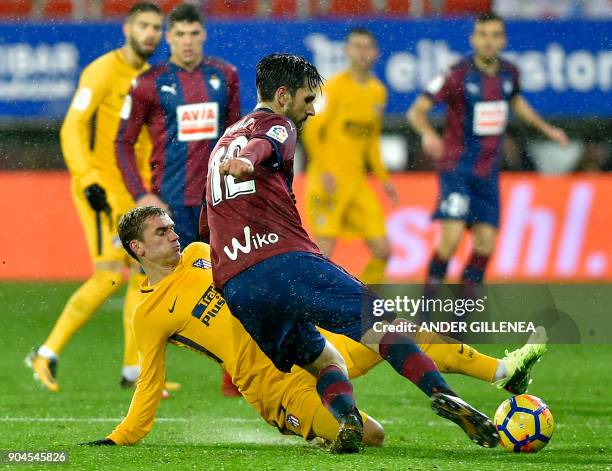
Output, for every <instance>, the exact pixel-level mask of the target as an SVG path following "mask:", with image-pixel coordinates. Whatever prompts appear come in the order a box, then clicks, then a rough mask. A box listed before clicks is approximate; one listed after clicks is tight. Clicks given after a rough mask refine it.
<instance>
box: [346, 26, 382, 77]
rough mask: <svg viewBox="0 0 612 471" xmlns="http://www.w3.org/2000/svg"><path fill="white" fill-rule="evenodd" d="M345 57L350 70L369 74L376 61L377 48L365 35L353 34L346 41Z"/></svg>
mask: <svg viewBox="0 0 612 471" xmlns="http://www.w3.org/2000/svg"><path fill="white" fill-rule="evenodd" d="M346 56H347V58H348V60H349V63H350V65H351V68H353V69H356V70H358V71H360V72H369V71H370V70H372V66H373V65H374V62H376V59H378V48H377V47H376V43H375V42H374V40H373V39H372V38H371V37H370V36H368V35H367V34H358V33H353V34H351V35H350V36H349V37H348V39H347V41H346Z"/></svg>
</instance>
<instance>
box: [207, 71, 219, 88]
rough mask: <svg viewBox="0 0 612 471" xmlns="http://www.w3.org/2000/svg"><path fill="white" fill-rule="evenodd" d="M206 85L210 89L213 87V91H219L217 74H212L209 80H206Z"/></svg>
mask: <svg viewBox="0 0 612 471" xmlns="http://www.w3.org/2000/svg"><path fill="white" fill-rule="evenodd" d="M208 83H209V84H210V86H211V87H213V88H214V89H215V90H219V87H220V86H221V79H220V78H219V76H218V75H217V74H213V75H212V76H211V77H210V79H209V80H208Z"/></svg>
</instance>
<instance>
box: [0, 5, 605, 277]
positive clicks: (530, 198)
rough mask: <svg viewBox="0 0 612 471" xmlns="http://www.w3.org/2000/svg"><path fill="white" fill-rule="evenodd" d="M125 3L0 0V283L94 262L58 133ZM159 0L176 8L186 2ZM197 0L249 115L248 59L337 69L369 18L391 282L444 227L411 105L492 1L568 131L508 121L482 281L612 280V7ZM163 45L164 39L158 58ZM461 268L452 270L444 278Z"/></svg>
mask: <svg viewBox="0 0 612 471" xmlns="http://www.w3.org/2000/svg"><path fill="white" fill-rule="evenodd" d="M132 3H133V2H131V1H129V0H100V1H94V0H2V1H0V188H2V198H1V201H0V213H1V214H2V218H3V222H4V223H5V227H7V228H10V229H9V230H5V231H1V233H0V246H1V247H3V249H2V257H1V258H2V263H1V264H0V280H77V279H83V278H85V277H86V276H87V274H88V273H89V271H90V263H89V260H88V257H87V254H86V249H85V243H84V241H83V238H82V231H81V228H80V225H79V223H78V220H77V218H76V214H75V212H74V209H73V206H72V202H71V200H70V197H69V191H68V187H69V180H68V175H67V172H66V171H65V165H64V163H63V159H62V156H61V152H60V147H59V143H58V130H59V126H60V124H61V120H62V118H63V116H64V113H65V111H66V109H67V107H68V105H69V102H70V98H71V96H72V94H73V92H74V89H75V86H76V84H77V81H78V77H79V74H80V72H81V70H82V69H83V67H84V66H85V65H87V64H88V63H89V62H91V61H92V60H93V59H94V58H96V57H98V56H99V55H101V54H103V53H104V52H106V51H108V50H110V49H112V48H115V47H118V46H119V45H120V44H121V42H122V35H121V27H120V25H121V20H122V15H123V14H124V13H125V12H126V11H127V9H128V8H129V7H130V6H131V4H132ZM158 3H159V4H160V5H162V6H163V8H164V10H165V11H168V10H169V9H171V8H172V7H173V6H175V5H176V4H178V3H180V2H178V1H176V0H161V1H159V2H158ZM191 3H195V4H197V5H199V6H200V7H201V8H202V10H203V11H204V12H205V14H206V18H207V29H208V34H209V39H208V42H207V44H206V46H205V50H206V52H207V53H208V54H211V55H217V56H220V57H223V58H224V59H226V60H228V61H230V62H232V63H234V64H235V65H236V66H237V67H238V69H239V73H240V79H241V94H242V109H243V112H247V111H248V110H249V109H250V107H251V106H253V104H254V103H255V90H254V68H255V64H256V62H257V60H258V59H259V58H260V57H262V56H263V55H264V54H267V53H270V52H277V51H282V52H294V53H298V54H302V55H304V56H306V57H307V58H309V59H311V60H313V61H314V63H315V64H316V65H317V66H318V67H319V69H320V70H321V71H322V72H323V74H324V75H326V76H329V75H331V74H332V73H334V72H336V71H338V70H340V69H341V68H342V67H343V65H344V57H343V49H342V48H343V42H342V41H343V38H344V37H345V34H346V32H347V31H348V30H349V29H350V28H351V27H354V26H356V25H363V26H366V27H368V28H370V29H371V30H372V31H373V32H374V34H375V35H376V36H377V38H378V41H379V46H380V50H381V58H380V60H379V62H378V64H377V66H376V73H377V75H378V76H379V77H380V78H381V79H382V80H383V81H384V83H385V84H386V86H387V87H388V89H389V104H388V108H387V114H386V117H385V134H384V139H383V143H382V145H383V154H384V158H385V161H386V163H387V165H388V167H389V168H390V169H391V170H392V171H393V172H394V174H395V175H394V178H395V179H396V181H397V183H398V186H399V188H400V193H401V194H400V199H401V204H400V206H399V207H395V208H391V207H390V206H389V205H387V206H386V209H387V210H388V216H387V217H388V219H387V224H388V226H389V231H390V236H391V239H392V242H393V245H394V254H393V258H392V260H391V263H390V265H389V268H388V272H387V277H388V278H389V279H390V280H420V279H422V276H423V274H424V269H425V265H426V263H427V259H428V257H429V251H430V249H431V246H432V244H433V241H434V240H435V238H436V236H437V235H436V234H437V232H436V227H435V225H434V226H432V225H430V224H429V221H428V215H429V212H430V210H431V209H432V208H433V205H434V199H435V195H436V191H437V187H436V183H435V179H434V176H433V174H432V173H431V165H430V162H429V161H428V159H427V158H426V157H425V156H423V154H422V152H421V150H420V148H419V141H418V139H417V136H416V135H415V134H414V133H413V132H412V131H411V130H410V129H409V128H408V126H407V124H406V120H405V118H404V113H405V111H406V110H407V108H408V107H409V105H410V104H411V102H412V101H413V100H414V98H415V97H416V96H417V94H418V93H419V92H420V91H421V89H422V87H423V86H424V85H425V84H426V83H427V82H428V81H429V80H431V79H432V78H433V77H434V76H435V75H436V74H438V73H439V72H440V71H443V70H444V69H445V68H446V67H448V65H449V64H450V63H452V61H453V60H454V59H455V58H456V57H458V56H459V55H460V54H464V53H467V52H468V51H469V43H468V36H469V33H470V31H471V27H472V22H471V18H472V17H473V16H474V15H475V14H477V13H479V12H482V11H486V10H489V9H491V8H493V9H495V10H496V11H498V12H500V13H501V14H502V15H504V16H505V17H506V18H507V20H508V25H507V28H508V35H509V46H508V48H507V55H508V56H509V57H510V58H511V59H512V60H514V61H515V62H516V63H517V64H518V65H519V67H520V69H521V71H522V88H523V92H524V93H525V95H526V96H527V98H528V99H529V100H530V101H531V102H532V103H533V104H534V106H535V108H536V109H538V110H539V111H540V112H541V113H542V114H543V115H544V116H545V117H547V118H548V119H550V120H551V121H552V122H553V123H555V124H557V125H560V126H562V127H563V128H564V129H566V130H567V132H568V133H569V135H570V137H571V139H572V144H571V146H570V147H569V148H567V149H561V148H559V147H556V146H555V145H553V144H551V143H549V142H546V141H543V140H542V138H541V137H539V136H537V135H536V134H535V132H534V131H532V130H530V129H528V128H526V127H524V126H522V125H520V124H519V123H517V122H512V123H511V125H510V128H509V136H508V139H507V140H506V142H505V145H504V149H503V152H504V164H503V165H504V168H505V169H506V170H509V172H507V173H506V174H505V176H504V177H503V180H502V187H503V188H502V190H503V201H504V206H503V211H502V214H503V221H502V232H501V235H500V238H499V245H498V250H497V255H496V257H495V259H494V261H493V263H492V264H491V266H490V270H489V273H488V276H489V280H492V281H500V280H501V281H506V280H512V281H524V280H528V281H529V280H532V281H533V280H535V281H541V280H558V281H559V280H572V281H594V280H606V281H610V280H612V263H611V262H612V259H611V257H612V242H610V238H609V237H607V233H609V230H610V222H609V219H610V218H609V214H610V210H609V207H610V205H611V204H612V177H611V176H610V175H612V174H610V173H608V172H609V171H610V170H612V158H611V142H610V139H611V136H612V106H611V103H610V91H611V89H612V48H611V46H610V37H611V36H612V23H611V20H612V2H610V1H609V0H590V1H589V0H583V1H580V0H574V1H569V0H559V1H553V0H531V1H526V0H494V1H490V0H489V1H488V0H474V1H468V0H325V1H314V0H208V1H206V0H201V1H195V2H191ZM167 53H168V52H167V48H166V47H165V46H163V47H161V48H160V50H159V51H158V53H157V54H156V56H155V57H154V59H153V61H152V62H156V61H159V60H163V59H164V58H165V57H166V56H167ZM439 116H440V118H439V119H438V120H437V123H438V124H439V125H442V124H443V123H442V118H441V117H442V116H443V115H442V114H441V113H439ZM303 165H304V159H302V160H301V164H300V166H301V167H303ZM297 188H298V191H299V189H300V188H301V180H300V179H298V182H297ZM468 245H469V241H466V242H465V244H464V246H463V247H462V249H460V251H459V255H458V261H462V257H465V256H466V255H467V254H468V253H469V246H468ZM363 250H364V249H363V247H362V246H361V245H360V244H359V243H357V242H347V243H344V244H343V245H341V246H339V247H338V249H337V251H336V254H337V255H336V256H337V259H338V261H339V262H340V263H342V264H344V265H345V266H347V267H348V268H349V269H350V270H351V271H354V272H356V273H357V272H359V271H360V269H361V265H360V261H361V260H364V259H365V257H362V256H361V255H362V254H364V253H365V252H363ZM459 266H460V264H459V263H456V264H455V265H451V275H452V274H453V273H454V274H456V273H457V267H459Z"/></svg>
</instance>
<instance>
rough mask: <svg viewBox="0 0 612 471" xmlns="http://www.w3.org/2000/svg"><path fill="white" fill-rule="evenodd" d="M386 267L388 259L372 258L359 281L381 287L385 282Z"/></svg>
mask: <svg viewBox="0 0 612 471" xmlns="http://www.w3.org/2000/svg"><path fill="white" fill-rule="evenodd" d="M386 267H387V260H386V259H384V258H377V257H371V258H370V261H369V262H368V264H367V265H366V267H365V268H364V270H363V273H362V274H361V276H360V277H359V279H360V280H361V282H362V283H363V284H366V285H379V284H381V283H383V282H384V281H385V268H386Z"/></svg>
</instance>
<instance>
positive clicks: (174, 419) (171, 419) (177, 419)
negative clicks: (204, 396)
mask: <svg viewBox="0 0 612 471" xmlns="http://www.w3.org/2000/svg"><path fill="white" fill-rule="evenodd" d="M122 420H123V417H0V422H121V421H122ZM192 420H199V419H186V418H184V417H158V418H156V419H155V421H156V422H190V421H192ZM215 420H218V421H220V422H235V423H256V422H261V419H244V418H241V417H222V418H216V419H208V421H209V422H210V421H215Z"/></svg>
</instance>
